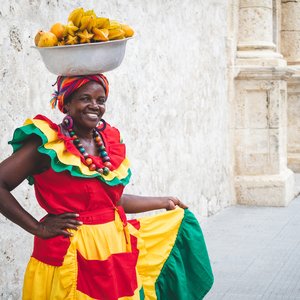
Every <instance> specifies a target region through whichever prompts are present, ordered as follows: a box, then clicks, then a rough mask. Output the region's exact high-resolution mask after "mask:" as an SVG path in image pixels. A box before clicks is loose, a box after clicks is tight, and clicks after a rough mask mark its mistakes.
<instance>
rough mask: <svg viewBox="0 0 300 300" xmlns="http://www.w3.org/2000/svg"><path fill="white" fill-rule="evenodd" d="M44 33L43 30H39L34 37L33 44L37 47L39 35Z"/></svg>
mask: <svg viewBox="0 0 300 300" xmlns="http://www.w3.org/2000/svg"><path fill="white" fill-rule="evenodd" d="M43 33H44V31H43V30H40V31H39V32H38V33H37V34H36V35H35V37H34V44H35V45H36V46H37V45H38V43H39V40H40V37H41V35H42V34H43Z"/></svg>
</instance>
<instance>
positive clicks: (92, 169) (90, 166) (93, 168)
mask: <svg viewBox="0 0 300 300" xmlns="http://www.w3.org/2000/svg"><path fill="white" fill-rule="evenodd" d="M89 169H90V171H95V170H96V169H97V167H96V165H95V164H91V165H89Z"/></svg>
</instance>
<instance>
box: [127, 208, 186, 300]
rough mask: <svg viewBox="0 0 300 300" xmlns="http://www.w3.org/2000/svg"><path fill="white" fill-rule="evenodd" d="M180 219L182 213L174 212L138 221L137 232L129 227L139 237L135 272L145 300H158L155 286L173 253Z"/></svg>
mask: <svg viewBox="0 0 300 300" xmlns="http://www.w3.org/2000/svg"><path fill="white" fill-rule="evenodd" d="M183 217H184V210H183V209H181V208H176V209H175V210H172V211H167V212H164V213H161V214H158V215H154V216H149V217H142V218H139V219H137V220H138V221H139V222H140V228H139V229H138V230H137V229H135V228H134V227H133V226H132V225H130V224H129V225H130V226H129V232H130V233H131V234H132V235H134V236H137V237H138V244H137V247H138V249H139V251H140V253H139V258H138V263H137V269H138V273H139V275H140V277H141V280H142V285H143V288H144V293H145V295H147V299H151V300H154V299H157V297H156V292H155V283H156V280H157V278H158V276H159V275H160V272H161V270H162V268H163V265H164V264H165V262H166V260H167V258H168V257H169V255H170V252H171V251H172V249H173V246H174V244H175V241H176V238H177V234H178V230H179V228H180V225H181V222H182V220H183ZM166 241H168V242H166Z"/></svg>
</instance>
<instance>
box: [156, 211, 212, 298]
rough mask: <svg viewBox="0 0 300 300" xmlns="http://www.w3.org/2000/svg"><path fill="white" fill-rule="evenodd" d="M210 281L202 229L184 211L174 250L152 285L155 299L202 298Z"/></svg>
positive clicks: (209, 269) (209, 267)
mask: <svg viewBox="0 0 300 300" xmlns="http://www.w3.org/2000/svg"><path fill="white" fill-rule="evenodd" d="M213 281H214V277H213V273H212V269H211V266H210V261H209V257H208V253H207V249H206V245H205V241H204V237H203V234H202V230H201V228H200V226H199V223H198V221H197V219H196V218H195V216H194V215H193V213H192V212H190V211H189V210H187V209H186V210H185V212H184V218H183V220H182V223H181V225H180V228H179V231H178V235H177V238H176V241H175V244H174V247H173V249H172V251H171V253H170V255H169V257H168V259H167V261H166V262H165V264H164V266H163V268H162V270H161V273H160V275H159V277H158V278H157V280H156V283H155V290H156V295H157V299H158V300H199V299H203V298H204V296H205V295H206V294H207V292H208V291H209V290H210V288H211V287H212V285H213Z"/></svg>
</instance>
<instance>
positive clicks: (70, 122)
mask: <svg viewBox="0 0 300 300" xmlns="http://www.w3.org/2000/svg"><path fill="white" fill-rule="evenodd" d="M73 124H74V122H73V119H72V117H71V116H68V115H67V116H65V117H64V118H63V120H62V125H63V126H64V127H65V129H67V130H69V129H72V128H73Z"/></svg>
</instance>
